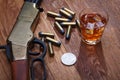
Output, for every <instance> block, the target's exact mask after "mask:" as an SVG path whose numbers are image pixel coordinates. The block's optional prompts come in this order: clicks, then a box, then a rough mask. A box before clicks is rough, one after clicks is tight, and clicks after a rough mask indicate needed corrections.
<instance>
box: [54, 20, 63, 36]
mask: <svg viewBox="0 0 120 80" xmlns="http://www.w3.org/2000/svg"><path fill="white" fill-rule="evenodd" d="M55 27H56V28H57V29H58V30H59V32H60V33H61V34H62V35H63V34H64V33H65V31H64V29H63V28H62V26H61V25H60V24H59V23H58V22H57V21H56V22H55Z"/></svg>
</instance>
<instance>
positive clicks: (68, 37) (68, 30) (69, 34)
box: [66, 25, 72, 40]
mask: <svg viewBox="0 0 120 80" xmlns="http://www.w3.org/2000/svg"><path fill="white" fill-rule="evenodd" d="M71 29H72V27H71V25H69V26H68V29H67V33H66V39H67V40H69V39H70V36H71Z"/></svg>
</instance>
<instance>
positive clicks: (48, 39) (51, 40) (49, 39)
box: [46, 37, 61, 46]
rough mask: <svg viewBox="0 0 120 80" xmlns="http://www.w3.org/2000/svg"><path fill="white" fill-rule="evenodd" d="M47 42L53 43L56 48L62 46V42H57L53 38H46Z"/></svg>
mask: <svg viewBox="0 0 120 80" xmlns="http://www.w3.org/2000/svg"><path fill="white" fill-rule="evenodd" d="M46 41H48V42H51V43H52V44H54V45H56V46H60V45H61V42H60V41H57V40H55V39H53V38H50V37H46Z"/></svg>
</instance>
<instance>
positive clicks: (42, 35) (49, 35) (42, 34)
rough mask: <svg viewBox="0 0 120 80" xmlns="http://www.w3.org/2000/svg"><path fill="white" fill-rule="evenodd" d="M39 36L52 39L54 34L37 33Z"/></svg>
mask: <svg viewBox="0 0 120 80" xmlns="http://www.w3.org/2000/svg"><path fill="white" fill-rule="evenodd" d="M39 36H40V37H46V36H48V37H52V38H54V34H53V33H48V32H39Z"/></svg>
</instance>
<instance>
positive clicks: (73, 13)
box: [62, 7, 75, 16]
mask: <svg viewBox="0 0 120 80" xmlns="http://www.w3.org/2000/svg"><path fill="white" fill-rule="evenodd" d="M62 9H63V10H65V11H67V12H68V13H70V14H71V15H73V16H74V15H75V12H73V11H71V10H70V9H68V8H65V7H63V8H62Z"/></svg>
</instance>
